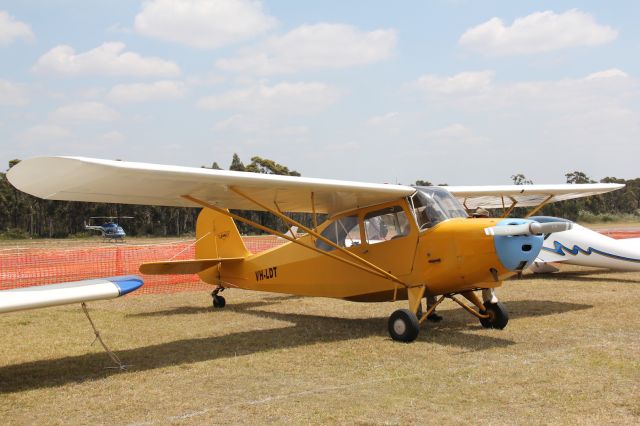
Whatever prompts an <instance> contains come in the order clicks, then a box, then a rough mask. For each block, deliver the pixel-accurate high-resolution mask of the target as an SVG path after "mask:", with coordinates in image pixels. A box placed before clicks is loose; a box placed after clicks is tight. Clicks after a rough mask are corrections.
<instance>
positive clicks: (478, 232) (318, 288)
mask: <svg viewBox="0 0 640 426" xmlns="http://www.w3.org/2000/svg"><path fill="white" fill-rule="evenodd" d="M393 205H396V206H398V205H399V206H401V207H402V209H403V210H405V212H406V214H407V216H408V217H412V215H411V213H410V211H409V207H408V205H407V203H406V201H404V200H400V201H398V202H396V203H387V204H384V205H379V206H373V207H370V208H365V209H360V210H357V211H355V212H349V213H345V214H343V215H340V216H338V217H336V218H332V220H330V221H327V222H326V223H325V224H323V225H322V226H320V227H319V232H322V230H323V229H324V228H325V227H326V226H329V224H330V223H331V222H332V221H334V220H337V219H339V218H340V217H344V216H347V215H349V216H354V215H358V217H359V220H360V223H361V224H362V221H363V218H365V217H366V214H367V213H368V212H370V211H373V210H375V209H380V208H384V207H388V206H393ZM199 222H200V219H199ZM496 222H497V221H496V220H495V219H470V218H456V219H449V220H446V221H444V222H441V223H439V224H438V225H436V226H434V227H432V228H429V229H426V230H422V231H419V230H418V228H417V225H416V222H414V221H410V223H409V226H410V229H409V231H408V233H407V234H406V235H403V236H402V237H400V238H395V239H391V240H388V241H383V242H377V243H371V244H370V243H368V242H367V237H366V235H365V231H364V228H365V226H360V232H361V236H360V241H359V242H358V244H357V245H352V246H350V247H347V248H345V249H344V250H346V251H350V252H352V253H354V254H356V255H357V256H359V257H361V258H362V259H364V260H365V261H367V262H370V263H372V264H374V265H376V266H378V267H379V268H382V269H384V270H385V271H387V272H389V273H390V274H392V275H394V276H395V277H397V278H399V279H400V280H401V281H402V282H403V283H406V284H407V285H408V286H409V287H413V286H419V285H426V293H427V294H430V295H438V294H449V293H459V292H462V291H466V290H473V289H478V288H492V287H497V286H499V285H500V284H501V280H502V279H504V278H506V277H508V276H510V275H513V272H511V271H509V270H507V269H506V268H505V267H504V266H503V265H502V264H501V262H500V260H499V258H498V256H497V254H496V249H495V247H494V242H493V238H492V237H491V236H487V235H485V233H484V229H485V228H487V227H490V226H494V225H496ZM198 226H200V224H199V225H198ZM203 226H204V225H203ZM216 226H217V229H216ZM221 227H222V226H221V225H220V224H214V225H213V228H214V229H216V231H215V232H217V234H218V235H222V236H224V238H228V233H227V231H226V230H224V229H221ZM204 231H205V229H204V228H203V229H199V230H198V232H199V233H201V234H202V235H204ZM220 231H222V232H220ZM236 232H237V231H236ZM314 241H315V238H314V237H313V236H311V235H305V236H303V237H301V238H300V239H299V242H301V243H303V244H305V245H308V246H315V245H314ZM221 242H222V241H221ZM217 244H218V243H216V242H215V241H214V242H213V243H211V242H209V243H207V246H206V247H204V246H202V245H201V246H200V247H199V248H197V255H198V257H199V258H205V257H223V256H221V253H220V252H219V251H218V250H219V246H218V245H217ZM236 251H237V250H236ZM330 252H331V254H334V255H336V256H339V257H342V258H345V259H348V260H352V259H350V256H348V255H347V254H346V253H344V252H342V251H341V250H338V249H333V250H330ZM236 255H237V253H236ZM200 277H201V279H202V280H203V281H205V282H208V283H211V284H216V285H221V286H223V287H238V288H242V289H247V290H257V291H268V292H276V293H286V294H294V295H301V296H320V297H332V298H341V299H349V300H355V301H385V300H392V299H393V297H394V294H395V295H396V297H397V298H406V290H405V289H404V287H402V286H399V285H397V284H396V283H394V282H393V281H391V280H389V279H387V278H383V277H381V276H379V275H376V274H373V273H370V272H367V271H364V270H361V269H358V268H356V267H354V266H352V265H349V264H346V263H342V262H340V261H337V260H336V259H333V258H331V257H329V256H325V255H322V254H320V253H318V252H316V251H313V250H310V249H308V248H305V247H302V246H301V245H299V244H294V243H287V244H284V245H282V246H280V247H276V248H273V249H270V250H267V251H265V252H262V253H259V254H251V255H248V256H247V257H246V258H245V259H244V260H243V261H241V262H222V263H221V264H220V265H218V266H217V267H215V268H211V269H209V270H206V271H203V272H201V273H200ZM396 291H397V293H396Z"/></svg>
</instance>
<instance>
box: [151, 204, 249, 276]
mask: <svg viewBox="0 0 640 426" xmlns="http://www.w3.org/2000/svg"><path fill="white" fill-rule="evenodd" d="M250 255H251V252H250V251H249V250H247V248H246V247H245V245H244V242H243V241H242V237H241V236H240V232H238V228H237V227H236V224H235V223H234V222H233V219H231V218H230V217H229V216H225V215H224V214H222V213H218V212H216V211H214V210H211V209H202V211H201V212H200V214H199V215H198V220H197V222H196V258H195V259H193V260H170V261H164V262H149V263H143V264H142V265H141V266H140V272H141V273H143V274H148V275H166V274H169V275H174V274H198V275H200V278H201V279H202V280H203V281H205V282H208V283H213V282H215V280H216V277H217V268H215V269H214V267H216V266H218V265H221V264H225V263H226V264H233V263H237V262H242V261H243V260H244V259H245V258H246V257H248V256H250Z"/></svg>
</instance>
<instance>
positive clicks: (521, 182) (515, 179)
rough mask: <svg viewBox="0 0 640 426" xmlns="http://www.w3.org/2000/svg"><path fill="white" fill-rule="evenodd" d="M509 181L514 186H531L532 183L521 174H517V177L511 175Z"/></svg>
mask: <svg viewBox="0 0 640 426" xmlns="http://www.w3.org/2000/svg"><path fill="white" fill-rule="evenodd" d="M511 180H512V181H513V184H514V185H532V184H533V181H532V180H529V179H527V177H526V176H525V175H523V174H522V173H518V174H517V175H511Z"/></svg>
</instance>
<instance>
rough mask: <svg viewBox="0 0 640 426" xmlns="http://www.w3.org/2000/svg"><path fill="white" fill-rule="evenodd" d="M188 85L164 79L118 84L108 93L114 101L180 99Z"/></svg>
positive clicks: (109, 97) (108, 96)
mask: <svg viewBox="0 0 640 426" xmlns="http://www.w3.org/2000/svg"><path fill="white" fill-rule="evenodd" d="M186 90H187V88H186V85H185V84H184V83H183V82H181V81H172V80H163V81H156V82H154V83H150V84H145V83H136V84H118V85H117V86H114V87H113V88H112V89H111V90H110V91H109V93H108V95H107V98H108V99H109V100H110V101H113V102H120V103H126V102H148V101H160V100H165V99H179V98H182V97H184V95H185V93H186Z"/></svg>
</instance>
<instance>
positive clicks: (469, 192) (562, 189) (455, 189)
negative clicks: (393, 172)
mask: <svg viewBox="0 0 640 426" xmlns="http://www.w3.org/2000/svg"><path fill="white" fill-rule="evenodd" d="M622 187H624V185H623V184H619V183H586V184H575V185H574V184H560V185H492V186H443V188H446V189H448V190H449V192H451V193H452V194H453V196H454V197H456V198H457V199H458V200H460V202H461V203H462V204H463V205H464V206H465V207H466V208H467V209H475V208H477V207H483V208H485V209H497V208H503V207H504V208H508V207H509V206H511V204H512V202H513V201H517V204H516V205H517V206H518V207H531V206H537V205H539V204H540V203H542V202H544V201H545V200H546V199H547V198H549V197H550V198H549V201H547V202H549V203H554V202H556V201H564V200H571V199H574V198H581V197H589V196H591V195H597V194H604V193H605V192H610V191H615V190H616V189H620V188H622Z"/></svg>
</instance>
